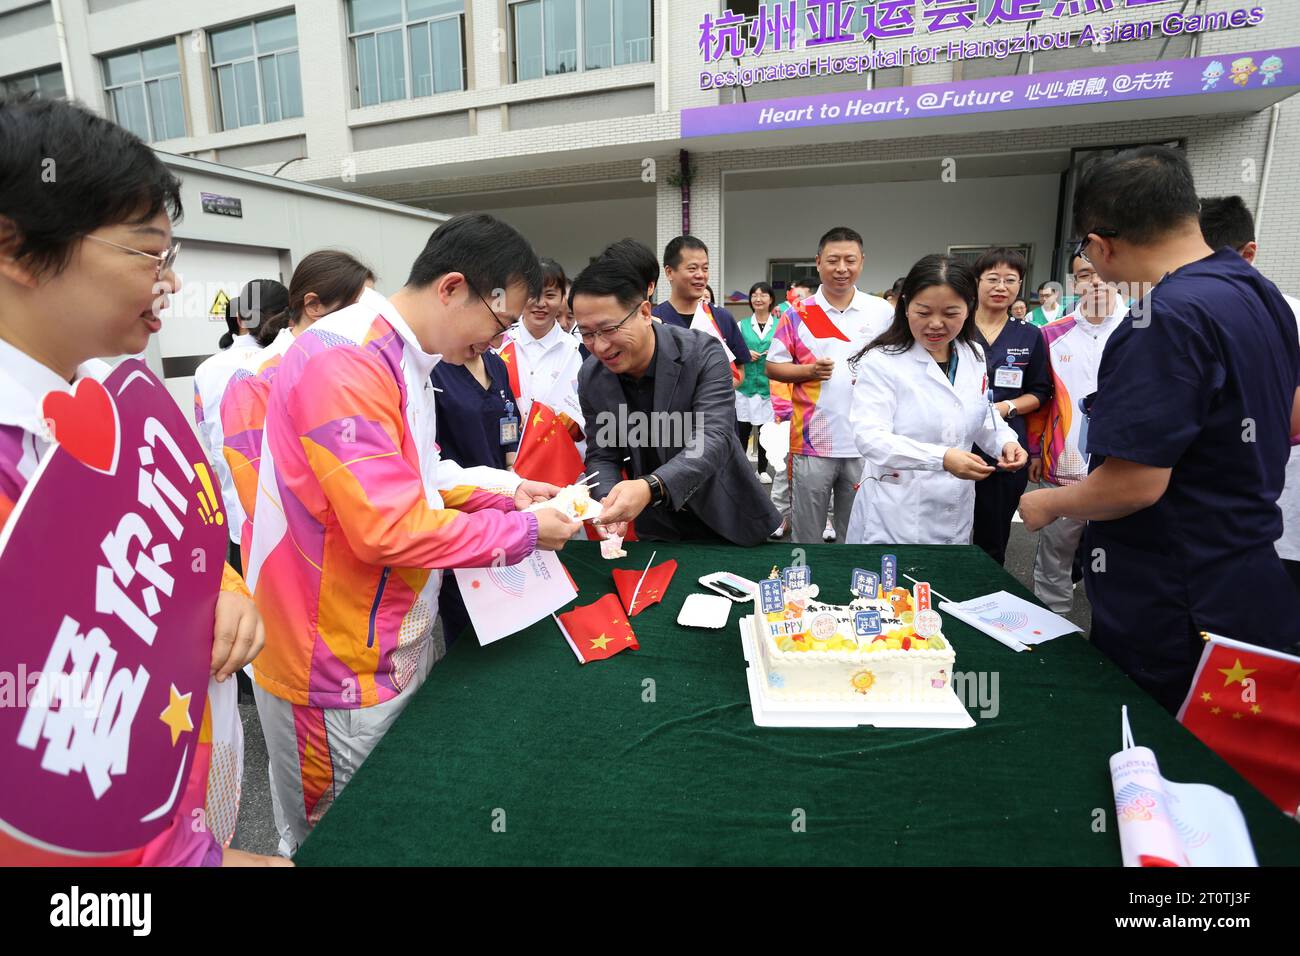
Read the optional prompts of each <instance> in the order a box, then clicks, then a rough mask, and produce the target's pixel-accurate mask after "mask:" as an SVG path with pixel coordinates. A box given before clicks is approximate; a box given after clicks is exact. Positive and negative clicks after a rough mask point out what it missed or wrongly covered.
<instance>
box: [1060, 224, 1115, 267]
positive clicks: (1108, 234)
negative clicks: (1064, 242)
mask: <svg viewBox="0 0 1300 956" xmlns="http://www.w3.org/2000/svg"><path fill="white" fill-rule="evenodd" d="M1093 236H1096V237H1097V238H1098V239H1116V238H1118V237H1119V233H1118V232H1117V231H1116V230H1114V229H1106V228H1101V229H1094V230H1092V232H1086V233H1084V234H1083V238H1081V239H1080V240H1079V241H1078V243H1077V244H1076V245H1075V247H1074V254H1073V255H1071V256H1070V259H1071V260H1074V259H1076V258H1079V259H1082V260H1083V261H1084V262H1092V260H1091V259H1090V258H1088V253H1086V252H1085V251H1084V250H1085V249H1087V248H1088V244H1089V243H1090V242H1092V237H1093Z"/></svg>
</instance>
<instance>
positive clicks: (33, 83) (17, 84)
mask: <svg viewBox="0 0 1300 956" xmlns="http://www.w3.org/2000/svg"><path fill="white" fill-rule="evenodd" d="M24 93H35V94H36V95H37V96H39V97H41V98H42V99H47V100H57V99H62V98H63V97H64V96H65V95H66V93H67V90H66V89H65V88H64V86H63V70H62V69H60V68H59V67H57V66H56V67H54V68H53V69H52V70H41V71H40V72H38V73H22V74H19V75H18V76H9V77H5V78H4V79H0V96H21V95H23V94H24Z"/></svg>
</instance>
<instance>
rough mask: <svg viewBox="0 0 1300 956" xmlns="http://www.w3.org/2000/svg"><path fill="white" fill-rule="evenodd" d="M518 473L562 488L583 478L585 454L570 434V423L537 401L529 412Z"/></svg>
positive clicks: (516, 457) (516, 462) (518, 455)
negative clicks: (581, 452)
mask: <svg viewBox="0 0 1300 956" xmlns="http://www.w3.org/2000/svg"><path fill="white" fill-rule="evenodd" d="M515 473H516V474H519V475H522V476H523V477H524V478H529V479H531V480H533V481H549V482H550V483H551V484H554V485H559V486H560V487H561V488H563V487H565V486H566V485H571V484H573V483H574V482H575V481H577V480H578V479H579V478H581V477H582V474H583V462H582V455H580V454H578V446H577V445H575V444H574V442H573V436H572V435H571V434H570V433H569V429H568V420H567V419H566V418H565V417H564V416H561V415H556V414H555V412H553V411H552V410H551V408H550V407H549V406H548V405H544V404H543V403H541V402H533V407H532V408H531V409H530V411H529V413H528V424H527V425H526V426H525V427H524V433H523V435H522V436H520V438H519V453H518V454H517V455H516V456H515Z"/></svg>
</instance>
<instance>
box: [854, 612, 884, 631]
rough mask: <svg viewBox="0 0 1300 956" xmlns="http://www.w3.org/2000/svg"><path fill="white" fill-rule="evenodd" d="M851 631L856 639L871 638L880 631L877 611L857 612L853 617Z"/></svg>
mask: <svg viewBox="0 0 1300 956" xmlns="http://www.w3.org/2000/svg"><path fill="white" fill-rule="evenodd" d="M853 631H854V633H856V634H857V635H858V637H872V636H874V635H876V634H879V633H880V631H881V622H880V612H879V611H859V612H858V613H857V614H855V615H854V616H853Z"/></svg>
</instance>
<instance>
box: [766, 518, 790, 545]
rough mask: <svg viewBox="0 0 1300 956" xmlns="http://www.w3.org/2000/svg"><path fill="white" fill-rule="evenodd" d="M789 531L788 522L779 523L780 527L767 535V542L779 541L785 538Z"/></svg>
mask: <svg viewBox="0 0 1300 956" xmlns="http://www.w3.org/2000/svg"><path fill="white" fill-rule="evenodd" d="M789 530H790V522H788V521H782V522H781V527H779V528H777V529H776V530H775V531H773V532H772V533H771V534H769V535H768V536H767V540H768V541H780V540H781V539H782V538H784V537H785V536H786V534H787V533H788V532H789Z"/></svg>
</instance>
